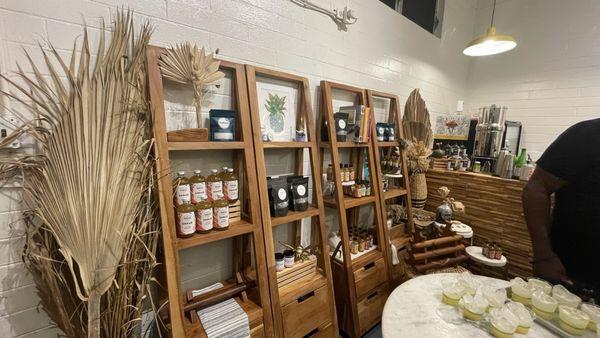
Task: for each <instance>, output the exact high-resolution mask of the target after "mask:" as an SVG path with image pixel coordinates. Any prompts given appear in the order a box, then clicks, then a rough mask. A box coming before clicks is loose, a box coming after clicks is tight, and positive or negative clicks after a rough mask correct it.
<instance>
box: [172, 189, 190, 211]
mask: <svg viewBox="0 0 600 338" xmlns="http://www.w3.org/2000/svg"><path fill="white" fill-rule="evenodd" d="M190 199H191V193H190V185H189V184H180V185H178V186H177V188H176V190H175V201H176V202H177V206H179V205H182V204H183V202H184V201H187V202H189V201H190Z"/></svg>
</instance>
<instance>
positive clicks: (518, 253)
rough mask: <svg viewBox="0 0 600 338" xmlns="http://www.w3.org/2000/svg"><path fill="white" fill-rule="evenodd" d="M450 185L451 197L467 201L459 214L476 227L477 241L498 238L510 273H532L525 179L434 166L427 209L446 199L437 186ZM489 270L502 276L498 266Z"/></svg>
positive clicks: (428, 183) (429, 175)
mask: <svg viewBox="0 0 600 338" xmlns="http://www.w3.org/2000/svg"><path fill="white" fill-rule="evenodd" d="M441 186H446V187H448V188H449V189H450V197H452V198H454V199H455V200H457V201H460V202H462V203H464V205H465V215H461V216H456V217H455V218H456V219H457V220H459V221H461V222H463V223H465V224H467V225H469V226H470V227H472V228H473V233H474V245H479V246H482V245H483V244H485V243H486V242H487V241H495V242H496V243H498V244H499V245H500V246H501V247H502V249H503V251H504V252H503V254H504V255H505V256H506V258H507V259H508V264H507V266H508V271H509V275H510V276H511V277H512V276H521V277H529V276H531V275H532V271H533V269H532V266H531V263H530V262H531V260H532V259H533V252H532V248H531V238H530V237H529V232H528V231H527V224H526V223H525V217H524V214H523V206H522V198H521V194H522V192H523V188H524V187H525V182H523V181H518V180H510V179H505V178H499V177H494V176H491V175H485V174H479V173H471V172H457V171H450V170H444V169H430V170H429V171H428V172H427V190H428V197H427V204H426V206H425V208H426V209H427V210H431V211H435V209H436V208H437V206H439V205H440V204H441V203H442V200H441V198H440V197H439V196H438V194H437V189H438V188H439V187H441ZM485 272H486V273H488V274H492V275H495V276H499V277H502V276H503V272H502V271H501V270H500V269H497V268H495V269H494V268H489V269H488V268H486V271H485Z"/></svg>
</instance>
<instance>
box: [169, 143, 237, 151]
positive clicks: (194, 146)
mask: <svg viewBox="0 0 600 338" xmlns="http://www.w3.org/2000/svg"><path fill="white" fill-rule="evenodd" d="M168 147H169V150H227V149H244V147H245V143H244V142H168Z"/></svg>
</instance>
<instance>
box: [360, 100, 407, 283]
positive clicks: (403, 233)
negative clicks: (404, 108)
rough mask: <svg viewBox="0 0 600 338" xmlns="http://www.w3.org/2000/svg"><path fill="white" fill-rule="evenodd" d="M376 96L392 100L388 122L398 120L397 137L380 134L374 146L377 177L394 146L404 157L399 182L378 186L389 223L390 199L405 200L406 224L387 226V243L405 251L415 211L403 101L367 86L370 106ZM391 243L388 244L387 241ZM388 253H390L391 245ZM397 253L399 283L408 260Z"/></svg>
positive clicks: (394, 272) (395, 279)
mask: <svg viewBox="0 0 600 338" xmlns="http://www.w3.org/2000/svg"><path fill="white" fill-rule="evenodd" d="M376 100H384V101H388V102H389V110H388V111H387V116H388V123H395V130H396V131H395V135H396V136H395V141H378V140H377V137H372V138H371V139H372V140H373V144H374V148H375V163H376V168H377V178H378V179H380V180H382V179H383V168H382V165H381V157H382V155H383V156H389V154H391V151H392V148H393V147H398V148H399V151H400V158H401V161H402V164H401V170H402V177H401V178H400V179H397V178H395V179H392V181H393V182H399V184H393V185H392V186H390V189H389V190H388V191H385V192H383V184H382V182H380V184H379V186H380V187H381V188H380V191H381V193H380V194H379V198H380V203H381V206H382V207H383V208H381V209H380V210H381V212H382V218H383V220H385V221H386V223H387V211H388V205H389V204H391V203H394V202H396V203H400V204H403V205H404V207H405V208H406V216H407V221H406V224H404V226H401V225H396V226H393V227H392V228H389V229H388V227H387V226H385V227H384V229H385V231H384V233H385V243H390V244H394V246H395V247H396V250H398V251H400V252H401V253H402V252H404V253H405V254H406V250H404V249H406V247H407V245H408V243H409V241H410V234H411V233H412V231H413V228H414V224H413V214H412V205H411V201H410V183H409V173H408V166H407V157H406V150H405V149H404V148H403V147H402V143H401V141H400V140H402V139H404V131H403V129H402V119H401V118H400V103H399V100H398V96H397V95H394V94H388V93H383V92H378V91H374V90H367V102H368V105H369V107H372V108H374V107H375V106H376V103H375V101H376ZM388 245H389V244H388ZM389 248H390V249H389V250H388V251H389V254H390V255H391V254H392V252H391V247H389ZM401 253H398V258H399V259H400V263H399V264H398V265H393V264H392V259H391V256H390V258H389V259H388V262H389V264H388V268H389V273H390V276H391V283H392V286H395V285H398V284H400V283H401V282H402V279H403V277H404V275H405V271H404V270H405V262H404V259H403V258H404V257H403V256H404V255H402V254H401Z"/></svg>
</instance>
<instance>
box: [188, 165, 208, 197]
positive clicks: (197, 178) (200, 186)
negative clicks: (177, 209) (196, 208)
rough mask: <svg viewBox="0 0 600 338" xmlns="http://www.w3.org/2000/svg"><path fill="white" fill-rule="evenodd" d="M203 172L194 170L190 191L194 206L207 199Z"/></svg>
mask: <svg viewBox="0 0 600 338" xmlns="http://www.w3.org/2000/svg"><path fill="white" fill-rule="evenodd" d="M201 172H202V171H200V170H198V169H196V170H194V176H192V177H190V189H191V196H192V204H196V203H198V202H200V201H202V200H205V199H206V197H207V196H206V178H204V176H202V175H200V174H201Z"/></svg>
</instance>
